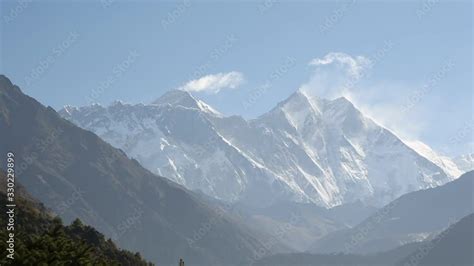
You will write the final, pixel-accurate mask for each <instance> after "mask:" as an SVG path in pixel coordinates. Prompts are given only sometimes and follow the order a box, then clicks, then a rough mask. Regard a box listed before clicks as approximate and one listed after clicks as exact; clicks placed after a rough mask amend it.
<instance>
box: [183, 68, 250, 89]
mask: <svg viewBox="0 0 474 266" xmlns="http://www.w3.org/2000/svg"><path fill="white" fill-rule="evenodd" d="M243 82H244V75H243V74H242V73H240V72H236V71H232V72H228V73H217V74H211V75H207V76H203V77H201V78H198V79H194V80H191V81H189V82H187V83H186V84H185V85H183V86H181V87H180V88H178V89H180V90H185V91H194V92H209V93H218V92H219V91H221V90H223V89H235V88H237V87H238V86H240V85H241V84H242V83H243Z"/></svg>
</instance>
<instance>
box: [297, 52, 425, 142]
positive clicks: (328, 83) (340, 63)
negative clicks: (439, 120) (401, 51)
mask: <svg viewBox="0 0 474 266" xmlns="http://www.w3.org/2000/svg"><path fill="white" fill-rule="evenodd" d="M390 49H391V46H389V47H388V48H387V47H385V48H383V49H382V50H381V51H382V52H383V53H382V52H378V53H375V54H374V55H372V56H369V57H366V56H351V55H348V54H345V53H339V52H332V53H328V54H327V55H325V56H324V57H321V58H315V59H313V60H311V62H310V63H309V65H310V66H315V69H314V71H313V73H312V74H311V76H310V79H309V80H308V82H306V83H305V84H303V85H302V86H301V88H300V89H302V90H304V91H305V92H306V93H308V94H310V95H313V96H316V97H323V98H328V99H334V98H337V97H341V96H343V97H345V98H347V99H348V100H350V101H351V102H352V103H353V104H354V105H355V106H356V107H357V108H358V109H359V110H361V111H362V112H363V113H364V114H365V115H366V116H368V117H370V118H372V119H373V120H375V121H376V122H377V123H379V124H381V125H383V126H384V127H386V128H388V129H390V130H392V131H393V132H395V133H396V134H397V135H398V136H400V137H401V138H402V139H404V140H417V139H419V136H420V135H421V134H422V132H423V131H424V129H425V128H426V124H427V119H426V115H427V114H426V112H425V110H424V108H423V107H425V106H423V105H417V106H415V107H414V108H413V110H412V111H411V112H410V113H409V114H407V113H404V112H402V108H403V103H404V100H405V99H406V97H407V96H406V95H407V93H409V92H410V91H413V89H415V88H416V87H417V86H416V84H406V83H402V82H399V81H393V80H387V79H385V80H383V79H380V78H377V79H372V78H370V79H369V78H368V77H370V74H371V72H372V70H374V69H375V67H376V66H377V64H378V63H380V61H381V60H382V59H384V57H385V55H386V53H388V52H389V51H390Z"/></svg>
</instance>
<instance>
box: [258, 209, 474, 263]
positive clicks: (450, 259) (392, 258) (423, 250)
mask: <svg viewBox="0 0 474 266" xmlns="http://www.w3.org/2000/svg"><path fill="white" fill-rule="evenodd" d="M473 242H474V214H470V215H468V216H466V217H464V218H462V219H461V220H460V221H458V222H457V223H455V224H453V225H451V226H450V227H449V228H447V229H446V230H444V231H443V232H441V233H440V234H438V235H437V236H436V237H435V238H433V239H432V240H427V241H423V242H418V243H411V244H406V245H403V246H401V247H398V248H395V249H393V250H390V251H386V252H380V253H375V254H368V255H354V254H344V253H338V254H309V253H294V254H278V255H273V256H268V257H266V258H263V259H261V260H259V261H258V262H256V263H255V264H254V265H255V266H295V265H298V266H415V265H418V266H422V265H423V266H447V265H449V266H472V265H474V258H473V254H472V250H474V244H473Z"/></svg>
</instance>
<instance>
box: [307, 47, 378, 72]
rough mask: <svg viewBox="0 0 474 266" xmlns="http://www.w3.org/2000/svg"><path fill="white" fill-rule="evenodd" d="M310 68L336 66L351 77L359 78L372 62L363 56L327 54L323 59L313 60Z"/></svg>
mask: <svg viewBox="0 0 474 266" xmlns="http://www.w3.org/2000/svg"><path fill="white" fill-rule="evenodd" d="M309 65H312V66H327V65H336V66H337V67H338V68H340V69H341V70H343V71H346V72H347V74H349V75H350V76H351V77H355V78H359V77H361V76H362V74H363V72H364V71H366V70H367V69H368V68H370V67H371V65H372V61H371V60H370V59H368V58H366V57H364V56H356V57H352V56H350V55H348V54H345V53H334V52H333V53H329V54H327V55H325V56H324V57H323V58H314V59H313V60H311V62H309Z"/></svg>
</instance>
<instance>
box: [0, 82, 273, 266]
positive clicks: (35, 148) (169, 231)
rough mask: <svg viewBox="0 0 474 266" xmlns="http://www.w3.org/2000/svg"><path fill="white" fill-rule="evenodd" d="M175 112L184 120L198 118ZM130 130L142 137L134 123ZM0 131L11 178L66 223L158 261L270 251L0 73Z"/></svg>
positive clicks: (250, 256)
mask: <svg viewBox="0 0 474 266" xmlns="http://www.w3.org/2000/svg"><path fill="white" fill-rule="evenodd" d="M116 108H117V109H115V111H114V112H113V114H114V115H117V116H118V117H123V118H124V121H125V117H126V115H129V114H130V113H127V111H126V109H122V107H119V106H116ZM167 108H169V109H171V108H172V107H171V106H168V107H166V108H164V111H166V109H167ZM181 109H182V111H183V113H184V114H186V115H188V119H189V120H187V122H191V121H194V120H195V119H197V118H198V117H199V115H200V113H197V112H194V110H193V109H186V108H181ZM135 115H138V116H139V114H138V113H134V114H133V115H132V116H135ZM138 118H140V117H137V121H138ZM163 119H165V118H163ZM171 119H173V117H171ZM141 121H142V122H144V121H147V120H146V119H145V120H141ZM98 122H100V121H98ZM128 122H129V121H128ZM153 123H155V122H153ZM131 126H132V125H131ZM175 127H176V128H177V127H178V125H175ZM126 129H127V131H128V130H130V128H126ZM205 129H206V128H205V127H203V128H202V130H205ZM170 130H171V132H175V128H174V127H170ZM137 132H142V133H143V134H146V131H145V132H144V131H143V130H142V128H140V127H138V125H137ZM165 132H166V131H165ZM176 132H180V131H179V130H178V129H176ZM0 133H1V138H0V154H6V153H7V152H13V153H14V154H15V158H16V175H17V181H18V182H21V183H22V184H23V185H24V187H25V189H26V190H27V191H28V192H29V193H30V194H31V195H32V196H33V197H35V198H37V199H38V200H40V201H41V202H43V203H44V204H45V206H46V207H48V208H49V209H51V210H52V211H53V212H55V213H56V214H57V215H59V216H60V217H62V218H63V219H64V220H65V222H67V223H69V222H71V221H72V220H73V219H76V218H80V219H81V220H82V221H83V222H84V223H86V224H89V225H92V226H94V227H95V228H97V229H98V230H99V231H101V232H103V233H104V234H105V235H106V236H107V237H110V238H112V239H113V240H114V241H115V242H116V243H118V244H119V246H120V247H122V248H127V249H129V250H132V251H140V253H141V254H142V255H143V256H144V257H145V258H146V259H148V260H151V261H153V262H155V263H157V264H158V265H175V264H176V262H177V260H178V259H179V258H184V259H187V260H189V261H192V262H193V265H248V264H250V263H251V262H252V261H253V260H254V257H255V256H254V255H255V251H256V250H264V251H265V252H270V250H269V249H268V248H265V247H263V246H262V245H261V244H260V243H261V242H260V239H259V238H258V234H256V233H254V232H252V231H250V230H249V229H248V228H246V227H245V226H243V225H242V224H241V223H238V222H236V221H235V220H234V218H232V217H231V216H230V215H227V209H226V207H219V206H217V205H216V206H215V205H210V204H209V203H208V202H207V201H205V200H204V199H202V197H201V196H200V195H197V193H194V192H190V191H188V190H187V189H185V188H184V187H182V186H180V185H177V184H175V183H173V182H171V181H170V180H168V179H166V178H163V177H160V176H157V175H154V174H152V173H151V172H150V171H148V170H146V169H144V168H143V167H142V166H141V165H140V164H139V163H138V162H137V161H136V160H132V159H129V158H128V157H127V156H126V155H125V154H124V153H123V151H121V150H119V149H116V148H114V147H112V146H111V145H110V144H108V143H106V142H104V141H103V140H101V139H100V138H99V137H98V136H97V135H95V134H94V133H92V132H89V131H86V130H84V129H81V128H79V127H77V126H75V125H74V124H72V123H70V122H68V121H67V120H65V119H63V118H61V117H60V116H59V115H58V114H57V113H56V112H55V111H54V110H53V109H52V108H51V107H45V106H43V105H41V104H40V103H38V102H37V101H36V100H34V99H33V98H31V97H28V96H26V95H24V94H23V93H22V92H21V90H20V89H19V88H18V87H17V86H15V85H13V84H12V83H11V82H10V80H8V79H7V78H6V77H5V76H0ZM197 133H199V132H197ZM164 134H165V133H164ZM166 134H168V133H166ZM191 136H193V135H191ZM190 138H191V139H192V137H190ZM134 144H136V143H134ZM163 145H165V144H163ZM170 145H171V143H170ZM134 147H135V146H134ZM150 148H157V149H158V150H159V149H160V146H158V147H150Z"/></svg>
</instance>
